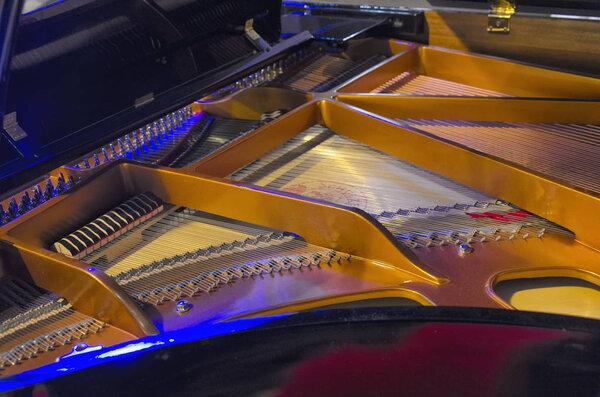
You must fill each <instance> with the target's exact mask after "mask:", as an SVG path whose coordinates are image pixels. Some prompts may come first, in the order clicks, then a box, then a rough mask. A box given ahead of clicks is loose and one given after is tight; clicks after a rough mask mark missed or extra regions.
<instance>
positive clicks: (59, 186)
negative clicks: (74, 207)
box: [56, 172, 67, 193]
mask: <svg viewBox="0 0 600 397" xmlns="http://www.w3.org/2000/svg"><path fill="white" fill-rule="evenodd" d="M65 190H67V182H66V181H65V176H64V175H63V173H62V172H59V173H58V181H57V182H56V193H62V192H64V191H65Z"/></svg>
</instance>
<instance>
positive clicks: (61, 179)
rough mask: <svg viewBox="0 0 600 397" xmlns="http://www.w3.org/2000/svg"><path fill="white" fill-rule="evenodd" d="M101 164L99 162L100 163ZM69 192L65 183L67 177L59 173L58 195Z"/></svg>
mask: <svg viewBox="0 0 600 397" xmlns="http://www.w3.org/2000/svg"><path fill="white" fill-rule="evenodd" d="M98 162H99V161H98ZM65 190H67V184H66V181H65V176H64V175H63V173H62V172H59V173H58V181H57V182H56V193H62V192H64V191H65Z"/></svg>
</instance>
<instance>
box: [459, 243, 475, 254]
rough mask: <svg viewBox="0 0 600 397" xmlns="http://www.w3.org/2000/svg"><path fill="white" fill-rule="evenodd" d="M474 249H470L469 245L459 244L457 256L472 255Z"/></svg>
mask: <svg viewBox="0 0 600 397" xmlns="http://www.w3.org/2000/svg"><path fill="white" fill-rule="evenodd" d="M473 251H474V249H473V247H471V246H470V245H469V244H461V245H459V246H458V253H459V254H463V255H464V254H471V253H473Z"/></svg>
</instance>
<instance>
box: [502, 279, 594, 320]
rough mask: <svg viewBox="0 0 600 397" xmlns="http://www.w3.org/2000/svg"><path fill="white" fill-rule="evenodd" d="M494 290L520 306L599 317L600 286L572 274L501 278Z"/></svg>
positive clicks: (507, 300) (531, 309)
mask: <svg viewBox="0 0 600 397" xmlns="http://www.w3.org/2000/svg"><path fill="white" fill-rule="evenodd" d="M494 292H495V293H496V294H497V295H498V296H499V297H500V298H502V299H503V300H504V301H505V302H507V303H509V304H510V305H511V306H513V307H515V308H516V309H518V310H528V311H536V312H546V313H555V314H566V315H571V316H579V317H589V318H596V319H600V287H598V286H597V285H595V284H592V283H590V282H588V281H584V280H580V279H577V278H572V277H540V278H529V279H524V278H521V279H513V280H506V281H501V282H499V283H498V284H496V285H495V286H494Z"/></svg>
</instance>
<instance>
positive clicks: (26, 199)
mask: <svg viewBox="0 0 600 397" xmlns="http://www.w3.org/2000/svg"><path fill="white" fill-rule="evenodd" d="M77 182H79V178H77V180H76V179H75V177H74V176H73V175H70V174H67V176H66V177H65V175H64V174H63V173H62V172H59V173H58V175H57V176H56V177H55V178H54V177H52V176H49V177H48V179H46V184H45V185H44V188H43V189H42V186H41V185H42V184H41V183H38V184H36V185H34V186H31V187H30V188H29V189H25V190H24V191H23V194H21V199H20V200H19V201H17V199H16V198H15V197H14V196H13V197H11V198H10V199H9V200H4V201H3V202H0V226H3V225H4V224H6V223H9V222H11V221H13V220H15V219H17V218H18V217H20V216H21V215H23V214H25V213H27V212H29V211H31V210H32V209H34V208H36V207H38V206H40V205H42V204H44V203H45V202H46V201H49V200H52V198H54V197H55V196H57V195H59V194H62V193H64V192H66V191H67V190H69V189H71V188H72V187H73V186H75V184H76V183H77ZM3 204H4V205H6V210H5V209H4V205H3Z"/></svg>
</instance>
